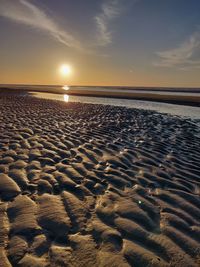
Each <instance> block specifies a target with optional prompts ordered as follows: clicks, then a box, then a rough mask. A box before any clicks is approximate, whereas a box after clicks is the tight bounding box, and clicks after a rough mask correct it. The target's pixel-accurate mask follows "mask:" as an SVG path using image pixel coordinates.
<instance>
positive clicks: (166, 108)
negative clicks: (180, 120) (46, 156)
mask: <svg viewBox="0 0 200 267" xmlns="http://www.w3.org/2000/svg"><path fill="white" fill-rule="evenodd" d="M31 94H32V95H33V96H35V97H39V98H45V99H53V100H60V101H64V102H81V103H92V104H102V105H113V106H124V107H130V108H137V109H145V110H154V111H158V112H160V113H168V114H171V115H177V116H181V117H186V118H191V119H199V120H200V107H191V106H184V105H175V104H167V103H162V102H153V101H142V100H132V99H119V98H106V97H88V96H72V95H67V94H64V95H63V94H50V93H38V92H32V93H31Z"/></svg>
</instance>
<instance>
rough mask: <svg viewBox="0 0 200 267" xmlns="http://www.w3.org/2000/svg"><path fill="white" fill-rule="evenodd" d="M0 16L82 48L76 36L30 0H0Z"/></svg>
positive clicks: (65, 43)
mask: <svg viewBox="0 0 200 267" xmlns="http://www.w3.org/2000/svg"><path fill="white" fill-rule="evenodd" d="M0 16H3V17H5V18H8V19H10V20H12V21H15V22H17V23H21V24H24V25H27V26H29V27H32V28H34V29H37V30H40V31H43V32H44V33H46V34H48V35H50V36H51V37H53V38H54V39H55V40H57V41H58V42H60V43H62V44H64V45H66V46H68V47H73V48H77V49H82V47H81V45H80V42H79V41H78V40H77V39H76V38H75V37H74V36H72V35H71V34H70V33H69V32H67V31H65V30H63V29H61V28H60V26H59V25H58V24H57V23H56V22H55V21H54V20H53V19H52V18H51V17H50V16H49V15H48V14H47V13H46V12H45V11H43V10H42V9H40V8H39V7H37V6H35V5H34V4H33V3H31V2H30V1H29V0H0Z"/></svg>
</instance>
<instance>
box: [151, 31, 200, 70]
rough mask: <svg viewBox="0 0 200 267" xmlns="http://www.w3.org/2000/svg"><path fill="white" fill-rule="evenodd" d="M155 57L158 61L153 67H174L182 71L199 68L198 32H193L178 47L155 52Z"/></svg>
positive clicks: (199, 35) (199, 44)
mask: <svg viewBox="0 0 200 267" xmlns="http://www.w3.org/2000/svg"><path fill="white" fill-rule="evenodd" d="M156 55H157V56H158V57H159V60H158V62H155V63H154V66H159V67H169V68H170V67H175V68H178V69H182V70H188V69H193V68H200V32H199V31H197V32H194V33H193V34H192V35H191V36H190V37H189V38H188V40H186V41H184V42H183V43H181V44H180V45H179V46H178V47H176V48H174V49H171V50H166V51H162V52H156ZM198 58H199V59H198Z"/></svg>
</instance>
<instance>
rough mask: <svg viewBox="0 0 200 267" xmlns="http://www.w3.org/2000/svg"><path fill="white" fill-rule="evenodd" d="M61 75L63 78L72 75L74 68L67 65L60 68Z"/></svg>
mask: <svg viewBox="0 0 200 267" xmlns="http://www.w3.org/2000/svg"><path fill="white" fill-rule="evenodd" d="M59 70H60V74H61V75H62V76H68V75H70V74H71V71H72V68H71V66H70V65H67V64H63V65H61V66H60V69H59Z"/></svg>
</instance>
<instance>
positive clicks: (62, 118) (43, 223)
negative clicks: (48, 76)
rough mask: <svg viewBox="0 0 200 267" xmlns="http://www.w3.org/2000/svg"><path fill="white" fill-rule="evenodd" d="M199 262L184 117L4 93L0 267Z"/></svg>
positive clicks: (193, 150) (189, 265)
mask: <svg viewBox="0 0 200 267" xmlns="http://www.w3.org/2000/svg"><path fill="white" fill-rule="evenodd" d="M10 266H20V267H28V266H31V267H47V266H50V267H54V266H67V267H68V266H69V267H106V266H108V267H118V266H119V267H129V266H132V267H179V266H180V267H198V266H200V135H199V130H198V128H197V126H195V124H194V123H192V121H190V120H186V119H181V118H178V117H175V116H169V115H164V114H159V113H155V112H152V111H142V110H137V109H127V108H124V107H111V106H101V105H92V104H81V103H64V102H59V101H51V100H41V99H36V98H33V97H21V96H17V95H15V94H5V93H1V94H0V267H10Z"/></svg>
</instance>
